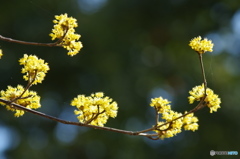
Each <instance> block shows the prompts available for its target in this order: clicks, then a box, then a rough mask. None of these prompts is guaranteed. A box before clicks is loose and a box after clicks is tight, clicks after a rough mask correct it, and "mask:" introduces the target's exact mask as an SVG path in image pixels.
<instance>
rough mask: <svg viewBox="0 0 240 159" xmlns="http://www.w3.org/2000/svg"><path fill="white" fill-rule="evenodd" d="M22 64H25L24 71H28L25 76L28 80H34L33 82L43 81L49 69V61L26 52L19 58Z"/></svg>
mask: <svg viewBox="0 0 240 159" xmlns="http://www.w3.org/2000/svg"><path fill="white" fill-rule="evenodd" d="M19 63H20V65H23V66H24V67H23V68H22V73H23V74H24V73H26V74H25V75H24V76H23V78H24V79H25V80H26V81H29V82H33V83H32V84H37V83H42V81H43V79H44V77H45V76H46V73H47V71H48V70H49V67H48V63H45V62H44V60H42V59H38V57H37V56H35V55H29V56H28V55H27V54H24V56H23V58H21V59H20V60H19Z"/></svg>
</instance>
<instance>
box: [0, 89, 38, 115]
mask: <svg viewBox="0 0 240 159" xmlns="http://www.w3.org/2000/svg"><path fill="white" fill-rule="evenodd" d="M23 92H24V88H23V86H21V85H18V86H17V87H11V86H8V88H7V90H6V91H3V90H2V91H1V92H0V96H1V98H2V99H5V100H8V101H10V102H14V103H16V104H19V105H21V106H24V107H26V108H28V109H37V108H40V107H41V104H40V97H39V96H38V95H37V93H36V92H34V91H29V90H26V91H25V93H24V94H22V93H23ZM1 104H2V105H6V108H7V110H10V111H13V112H15V114H14V116H15V117H19V116H22V115H23V114H24V110H21V109H18V108H16V107H14V106H12V105H7V104H6V103H2V102H1Z"/></svg>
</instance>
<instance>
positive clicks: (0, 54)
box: [0, 49, 3, 59]
mask: <svg viewBox="0 0 240 159" xmlns="http://www.w3.org/2000/svg"><path fill="white" fill-rule="evenodd" d="M2 56H3V53H2V49H0V59H1V58H2Z"/></svg>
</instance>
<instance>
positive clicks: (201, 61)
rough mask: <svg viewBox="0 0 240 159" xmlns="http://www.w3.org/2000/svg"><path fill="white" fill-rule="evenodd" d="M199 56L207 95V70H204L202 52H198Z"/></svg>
mask: <svg viewBox="0 0 240 159" xmlns="http://www.w3.org/2000/svg"><path fill="white" fill-rule="evenodd" d="M198 57H199V61H200V66H201V71H202V76H203V83H204V94H205V96H206V95H207V80H206V76H205V70H204V66H203V58H202V54H201V53H198Z"/></svg>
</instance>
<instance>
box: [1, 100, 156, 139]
mask: <svg viewBox="0 0 240 159" xmlns="http://www.w3.org/2000/svg"><path fill="white" fill-rule="evenodd" d="M0 102H3V103H5V104H9V105H12V106H14V107H16V108H18V109H21V110H24V111H27V112H30V113H32V114H35V115H38V116H41V117H44V118H47V119H50V120H53V121H57V122H60V123H63V124H67V125H76V126H84V127H90V128H94V129H100V130H107V131H113V132H117V133H122V134H127V135H134V136H145V137H149V136H156V135H155V134H148V133H142V132H134V131H127V130H121V129H116V128H111V127H101V126H96V125H89V124H83V123H80V122H72V121H67V120H63V119H60V118H57V117H53V116H50V115H47V114H44V113H42V112H39V111H36V110H32V109H28V108H26V107H23V106H21V105H19V104H16V103H12V102H11V101H7V100H4V99H1V98H0Z"/></svg>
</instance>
